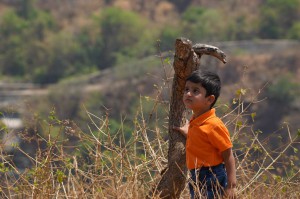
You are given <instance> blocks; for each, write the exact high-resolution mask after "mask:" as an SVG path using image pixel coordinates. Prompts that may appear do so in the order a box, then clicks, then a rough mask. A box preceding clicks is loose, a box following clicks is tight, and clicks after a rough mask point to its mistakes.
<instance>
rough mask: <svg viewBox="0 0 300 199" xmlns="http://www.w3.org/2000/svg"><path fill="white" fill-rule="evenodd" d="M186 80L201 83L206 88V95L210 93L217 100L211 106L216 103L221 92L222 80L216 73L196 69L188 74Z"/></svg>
mask: <svg viewBox="0 0 300 199" xmlns="http://www.w3.org/2000/svg"><path fill="white" fill-rule="evenodd" d="M186 81H190V82H193V83H196V84H201V86H202V87H203V88H204V89H205V90H206V96H205V97H207V96H210V95H214V96H215V101H214V102H213V103H212V104H211V107H213V106H214V105H215V103H216V101H217V99H218V98H219V96H220V92H221V80H220V77H219V76H218V75H217V74H216V73H213V72H211V71H206V70H196V71H194V72H193V73H192V74H191V75H190V76H188V78H187V79H186Z"/></svg>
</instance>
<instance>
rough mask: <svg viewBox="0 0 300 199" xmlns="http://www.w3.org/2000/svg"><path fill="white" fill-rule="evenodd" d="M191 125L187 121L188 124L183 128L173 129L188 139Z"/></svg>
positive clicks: (176, 127) (175, 127)
mask: <svg viewBox="0 0 300 199" xmlns="http://www.w3.org/2000/svg"><path fill="white" fill-rule="evenodd" d="M189 125H190V123H189V121H188V120H186V122H185V124H184V125H183V126H181V127H178V126H173V129H174V130H176V131H179V132H180V133H181V134H182V135H184V137H187V134H188V129H189Z"/></svg>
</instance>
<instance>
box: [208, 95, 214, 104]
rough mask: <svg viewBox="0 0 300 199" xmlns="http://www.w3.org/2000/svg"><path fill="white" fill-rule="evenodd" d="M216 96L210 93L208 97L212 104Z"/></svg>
mask: <svg viewBox="0 0 300 199" xmlns="http://www.w3.org/2000/svg"><path fill="white" fill-rule="evenodd" d="M215 99H216V97H215V96H214V95H210V96H208V97H207V100H208V102H209V103H210V104H212V103H213V102H214V101H215Z"/></svg>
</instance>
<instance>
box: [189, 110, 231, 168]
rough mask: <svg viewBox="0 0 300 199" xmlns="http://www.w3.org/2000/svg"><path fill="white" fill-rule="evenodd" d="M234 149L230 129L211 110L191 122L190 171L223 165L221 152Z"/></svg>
mask: <svg viewBox="0 0 300 199" xmlns="http://www.w3.org/2000/svg"><path fill="white" fill-rule="evenodd" d="M231 147H232V143H231V141H230V135H229V132H228V129H227V128H226V126H225V125H224V123H223V122H222V121H221V119H220V118H218V117H217V116H216V114H215V109H211V110H209V111H207V112H206V113H204V114H202V115H200V116H199V117H197V118H193V119H191V121H190V126H189V129H188V135H187V140H186V163H187V167H188V169H195V168H200V167H202V166H205V167H208V166H215V165H218V164H220V163H222V162H223V161H224V160H223V157H222V155H221V152H223V151H225V150H226V149H229V148H231Z"/></svg>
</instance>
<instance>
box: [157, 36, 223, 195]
mask: <svg viewBox="0 0 300 199" xmlns="http://www.w3.org/2000/svg"><path fill="white" fill-rule="evenodd" d="M203 54H208V55H212V56H215V57H217V58H218V59H220V60H221V61H222V62H223V63H226V60H225V54H224V53H223V52H222V51H220V50H219V49H218V48H217V47H214V46H210V45H206V44H196V45H194V46H192V42H191V41H190V40H188V39H186V38H178V39H176V42H175V55H174V62H173V67H174V72H175V73H174V78H173V85H172V96H171V100H170V112H169V129H168V135H169V150H168V165H167V168H166V169H165V170H164V172H162V174H161V175H162V176H161V179H160V181H159V182H158V184H157V185H156V187H155V188H154V189H153V190H154V191H152V193H151V196H152V197H158V198H170V199H171V198H179V197H180V194H181V192H182V191H183V190H184V187H185V183H186V176H187V168H186V160H185V141H186V139H185V137H184V136H183V135H181V133H179V132H177V131H175V130H173V126H181V125H182V121H183V118H184V113H185V106H184V104H183V101H182V98H183V92H184V87H185V79H186V78H187V77H188V76H189V75H190V74H191V73H192V72H193V71H195V70H197V69H199V67H200V58H201V56H202V55H203Z"/></svg>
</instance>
